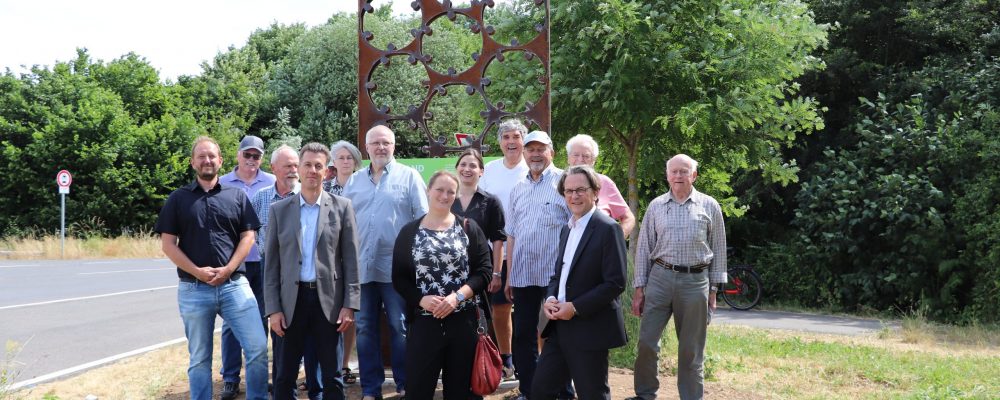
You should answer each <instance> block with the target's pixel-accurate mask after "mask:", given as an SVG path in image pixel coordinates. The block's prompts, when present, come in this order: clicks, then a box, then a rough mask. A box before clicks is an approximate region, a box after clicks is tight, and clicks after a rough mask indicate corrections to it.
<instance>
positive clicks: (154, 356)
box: [17, 336, 220, 399]
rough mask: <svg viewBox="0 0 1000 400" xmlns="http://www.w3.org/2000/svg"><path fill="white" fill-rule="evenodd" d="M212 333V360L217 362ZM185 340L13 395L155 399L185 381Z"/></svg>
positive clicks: (29, 397)
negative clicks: (214, 358) (213, 357)
mask: <svg viewBox="0 0 1000 400" xmlns="http://www.w3.org/2000/svg"><path fill="white" fill-rule="evenodd" d="M219 347H220V346H219V344H218V336H216V344H215V350H216V360H215V362H214V365H216V366H218V365H220V364H219V362H220V361H219V354H218V353H219V352H218V350H219ZM187 365H188V351H187V343H186V342H184V343H180V344H176V345H173V346H168V347H165V348H162V349H159V350H155V351H152V352H149V353H146V354H142V355H139V356H135V357H132V358H128V359H124V360H121V361H117V362H115V363H112V364H109V365H107V366H104V367H100V368H95V369H92V370H89V371H86V372H84V373H82V374H80V375H75V376H73V377H70V378H66V379H63V380H60V381H56V382H51V383H45V384H41V385H38V386H35V387H33V388H30V389H24V390H22V391H20V392H18V393H17V394H18V395H20V396H23V397H24V398H26V399H41V398H46V397H47V398H59V399H83V398H85V397H87V395H90V394H93V395H95V396H97V398H99V399H159V398H162V395H161V393H162V392H163V391H164V390H166V388H167V387H169V386H170V385H173V384H174V383H176V382H182V381H186V380H187Z"/></svg>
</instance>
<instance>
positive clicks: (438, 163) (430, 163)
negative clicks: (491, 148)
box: [362, 157, 500, 183]
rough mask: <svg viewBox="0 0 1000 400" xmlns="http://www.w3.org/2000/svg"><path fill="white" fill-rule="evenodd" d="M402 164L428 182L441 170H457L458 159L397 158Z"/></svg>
mask: <svg viewBox="0 0 1000 400" xmlns="http://www.w3.org/2000/svg"><path fill="white" fill-rule="evenodd" d="M499 158H500V157H484V158H483V162H490V161H493V160H497V159H499ZM396 161H398V162H399V163H400V164H403V165H406V166H409V167H413V169H416V170H417V172H419V173H420V176H422V177H424V183H428V181H430V180H431V175H434V173H435V172H438V171H440V170H442V169H443V170H446V171H451V172H455V163H456V162H457V161H458V160H456V159H455V157H445V158H397V159H396ZM369 162H371V161H369V160H365V161H364V162H363V163H362V168H368V163H369Z"/></svg>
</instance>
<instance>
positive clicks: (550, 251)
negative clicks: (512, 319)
mask: <svg viewBox="0 0 1000 400" xmlns="http://www.w3.org/2000/svg"><path fill="white" fill-rule="evenodd" d="M562 173H563V171H562V170H561V169H559V168H556V167H555V166H553V165H549V167H548V168H546V169H545V171H543V172H542V176H541V179H539V180H538V181H535V180H532V179H531V173H530V172H529V173H528V174H527V176H526V177H525V178H524V179H522V180H521V181H520V182H518V183H517V184H516V185H514V188H513V189H511V191H510V203H509V206H508V209H509V210H510V214H509V215H508V216H506V217H507V224H506V229H505V230H506V231H507V236H508V237H513V238H514V262H513V266H512V268H511V269H510V270H509V271H508V272H507V282H509V283H510V286H511V287H527V286H548V285H549V279H550V278H551V277H552V274H554V273H555V263H556V258H557V257H558V256H559V254H558V250H557V249H558V248H559V231H560V230H561V229H562V227H563V226H565V225H566V223H567V222H569V218H570V216H572V215H573V214H572V213H570V211H569V208H568V207H566V199H564V198H563V197H562V196H560V195H559V191H558V190H556V186H558V185H559V178H560V177H561V176H562Z"/></svg>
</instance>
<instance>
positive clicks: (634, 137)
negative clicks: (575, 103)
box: [608, 125, 642, 256]
mask: <svg viewBox="0 0 1000 400" xmlns="http://www.w3.org/2000/svg"><path fill="white" fill-rule="evenodd" d="M608 131H609V132H611V135H612V136H614V137H615V138H616V139H617V140H618V142H619V143H621V144H622V147H624V148H625V153H626V154H628V189H627V190H628V192H627V193H626V199H627V200H628V207H629V208H631V209H632V214H633V215H635V227H634V228H632V232H630V233H629V236H628V237H629V239H628V241H629V251H628V252H629V255H631V256H634V255H635V244H636V237H637V236H639V226H640V224H641V223H642V215H639V142H640V139H642V130H640V129H638V128H636V129H634V130H632V131H631V132H628V135H626V134H624V133H622V132H621V131H619V130H618V129H616V128H615V127H614V126H613V125H608Z"/></svg>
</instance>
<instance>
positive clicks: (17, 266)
mask: <svg viewBox="0 0 1000 400" xmlns="http://www.w3.org/2000/svg"><path fill="white" fill-rule="evenodd" d="M41 265H42V264H15V265H0V268H23V267H38V266H41Z"/></svg>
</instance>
